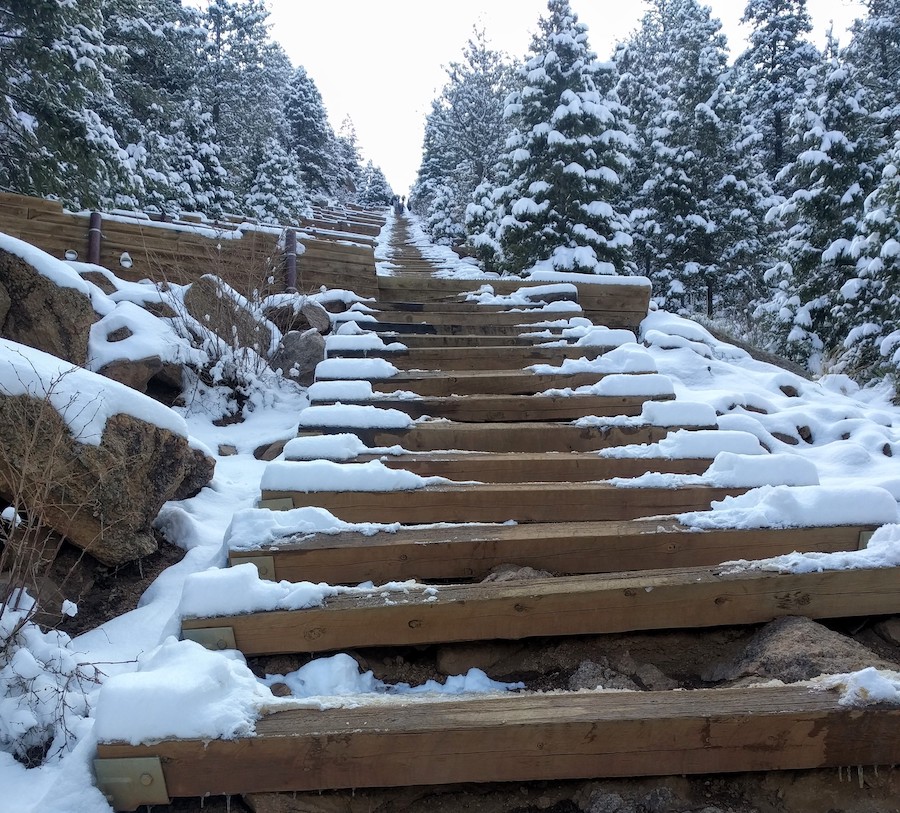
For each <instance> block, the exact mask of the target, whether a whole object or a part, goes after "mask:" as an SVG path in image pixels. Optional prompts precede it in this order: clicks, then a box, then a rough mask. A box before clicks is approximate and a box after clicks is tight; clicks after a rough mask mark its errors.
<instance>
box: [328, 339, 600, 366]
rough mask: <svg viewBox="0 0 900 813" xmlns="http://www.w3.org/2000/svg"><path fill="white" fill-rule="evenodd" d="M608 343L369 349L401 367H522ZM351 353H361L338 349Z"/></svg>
mask: <svg viewBox="0 0 900 813" xmlns="http://www.w3.org/2000/svg"><path fill="white" fill-rule="evenodd" d="M609 349H610V348H609V347H574V346H565V347H543V346H541V345H507V346H500V347H411V348H410V349H409V350H405V351H403V350H401V351H399V352H391V351H379V350H375V351H371V352H369V353H366V354H365V355H367V356H368V357H369V358H386V359H388V360H389V361H390V362H391V364H393V365H395V366H396V367H399V368H400V369H402V370H521V369H522V368H523V367H528V366H530V365H532V364H553V365H559V364H562V362H563V361H565V360H566V359H580V358H588V359H594V358H597V357H598V356H601V355H603V354H604V353H606V352H607V351H609ZM335 355H337V356H343V357H350V358H352V357H353V356H355V355H362V354H361V353H350V352H347V353H338V354H335Z"/></svg>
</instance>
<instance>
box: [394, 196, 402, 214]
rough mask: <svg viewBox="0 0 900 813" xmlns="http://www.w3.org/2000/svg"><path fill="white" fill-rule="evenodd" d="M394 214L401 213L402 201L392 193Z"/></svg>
mask: <svg viewBox="0 0 900 813" xmlns="http://www.w3.org/2000/svg"><path fill="white" fill-rule="evenodd" d="M394 214H395V215H402V214H403V203H402V202H401V200H400V198H399V197H398V196H397V195H394Z"/></svg>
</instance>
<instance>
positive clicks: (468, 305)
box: [376, 298, 577, 319]
mask: <svg viewBox="0 0 900 813" xmlns="http://www.w3.org/2000/svg"><path fill="white" fill-rule="evenodd" d="M571 301H572V302H574V303H576V304H577V300H575V299H574V298H573V299H572V300H571ZM376 307H377V309H378V312H379V313H390V312H398V313H413V314H415V313H418V314H426V315H425V316H423V317H422V318H425V319H428V318H430V317H429V316H428V315H427V314H433V313H439V314H450V313H462V314H468V313H478V314H491V313H507V312H510V311H513V310H514V311H515V312H517V313H520V312H525V313H527V312H528V311H529V310H532V311H534V312H538V311H539V309H540V307H541V306H540V305H531V306H529V305H482V304H480V303H479V302H474V301H467V300H464V299H460V300H457V301H447V302H379V303H378V304H377V306H376ZM568 307H570V308H571V305H570V306H568ZM540 312H541V313H545V314H546V313H550V314H557V313H558V314H563V313H567V314H568V313H577V311H576V309H575V308H572V309H571V310H569V311H563V310H562V309H560V310H559V311H540ZM550 318H561V317H559V316H551V317H550Z"/></svg>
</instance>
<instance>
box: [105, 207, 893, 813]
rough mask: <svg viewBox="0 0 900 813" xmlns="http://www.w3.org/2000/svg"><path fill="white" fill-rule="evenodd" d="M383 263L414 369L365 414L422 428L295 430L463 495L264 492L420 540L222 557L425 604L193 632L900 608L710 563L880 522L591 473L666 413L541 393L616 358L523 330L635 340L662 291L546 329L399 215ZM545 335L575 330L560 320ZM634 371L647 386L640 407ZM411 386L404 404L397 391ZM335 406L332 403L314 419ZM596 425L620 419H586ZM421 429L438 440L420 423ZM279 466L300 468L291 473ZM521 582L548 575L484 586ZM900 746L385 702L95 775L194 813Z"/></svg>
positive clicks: (353, 639) (346, 641) (541, 697)
mask: <svg viewBox="0 0 900 813" xmlns="http://www.w3.org/2000/svg"><path fill="white" fill-rule="evenodd" d="M390 263H391V265H392V266H393V268H392V272H393V273H392V274H391V275H381V276H379V277H378V279H377V283H378V285H377V288H378V296H377V302H376V303H375V304H373V308H374V309H375V311H376V312H375V313H374V316H375V317H376V319H377V322H378V324H377V326H376V328H377V330H378V332H379V335H382V336H383V337H384V339H385V341H389V340H391V341H399V342H402V343H404V344H406V345H407V348H408V349H407V350H403V351H399V352H397V351H393V352H388V351H385V352H380V353H375V354H372V353H366V354H365V355H369V356H372V355H376V356H381V357H384V358H385V359H387V360H389V361H390V362H391V363H392V364H393V365H395V367H397V368H399V369H400V372H399V373H398V374H397V375H394V376H390V377H384V378H381V379H372V380H371V384H372V389H373V392H374V398H373V399H369V400H363V399H360V400H358V401H357V402H356V403H358V404H363V403H365V404H367V405H373V406H376V407H379V408H386V409H392V410H398V411H401V412H402V413H404V414H406V415H408V416H409V417H410V423H409V425H408V426H407V427H405V428H399V429H398V428H383V429H379V428H365V429H358V428H354V427H353V426H350V425H347V426H339V425H333V424H332V423H328V424H325V423H323V424H322V425H315V424H314V423H303V424H302V425H301V435H302V436H315V435H322V434H337V433H347V432H349V433H353V434H355V435H357V436H358V437H359V439H360V440H361V441H363V443H365V444H366V445H367V446H369V447H372V448H375V447H389V446H393V445H395V444H397V445H400V446H402V447H403V449H404V451H403V453H402V454H399V455H384V454H380V453H372V454H369V455H367V456H362V457H360V458H358V459H357V460H354V461H353V462H352V463H349V464H342V465H344V466H348V465H353V464H358V463H365V462H368V461H375V460H380V461H382V462H383V463H384V465H385V466H386V467H389V468H390V469H391V470H394V469H403V470H406V471H409V472H413V473H415V474H418V475H420V476H423V477H432V476H439V477H445V478H448V479H449V480H451V481H453V482H449V483H443V484H438V485H426V486H425V487H423V488H417V489H413V490H405V491H387V492H385V491H374V490H373V491H335V490H329V491H316V490H310V489H296V490H291V489H287V490H285V489H277V490H276V489H266V490H264V491H263V492H262V493H261V495H260V506H261V507H268V508H272V509H277V508H291V507H301V506H318V507H322V508H327V509H328V510H329V511H331V512H332V513H333V514H335V515H336V516H337V517H338V518H340V519H342V520H346V521H348V522H384V523H391V522H400V523H402V524H403V525H404V526H406V527H403V528H401V529H400V530H399V531H393V532H379V533H374V534H368V535H366V534H363V533H352V532H346V533H340V534H322V535H314V536H307V537H305V538H303V539H298V540H290V539H288V540H285V541H284V543H283V544H278V545H276V546H273V547H272V548H267V549H265V550H258V551H257V550H254V551H243V550H242V551H233V552H232V553H231V556H230V563H231V565H233V566H237V565H241V564H244V565H246V564H247V563H252V564H253V565H255V566H256V567H257V569H258V571H259V573H260V575H261V576H262V577H264V578H267V579H271V580H276V581H278V580H288V581H301V580H306V581H311V582H327V583H328V584H332V585H340V584H348V585H352V584H357V583H360V582H365V581H373V582H374V583H375V584H382V583H385V582H388V581H391V580H405V579H412V578H415V579H417V580H418V582H419V584H417V585H416V586H414V587H410V588H409V589H408V591H407V594H406V595H405V596H404V597H403V598H402V599H397V600H396V601H393V600H392V601H387V600H386V599H385V598H384V595H383V594H382V593H380V592H379V590H378V589H375V590H372V591H368V592H366V591H361V592H357V593H351V594H347V595H339V596H336V597H334V598H331V599H328V600H327V601H326V603H325V604H324V606H321V607H313V608H310V609H305V610H295V611H269V612H256V613H247V614H242V615H234V616H213V617H203V618H185V619H184V621H183V634H184V636H185V637H186V638H192V639H194V640H197V641H200V642H202V643H204V645H206V646H209V647H211V648H214V649H215V648H232V647H236V648H237V649H239V650H241V651H242V652H243V653H244V654H245V655H247V656H256V655H269V654H273V653H319V652H334V651H341V650H345V649H354V650H361V649H365V648H367V647H395V646H396V647H410V646H422V645H431V644H444V643H447V642H453V641H479V640H482V641H490V640H495V639H515V640H525V639H531V638H534V637H539V636H540V637H544V636H546V637H554V636H576V635H597V634H607V633H621V632H629V631H636V630H666V629H669V630H671V629H679V628H681V629H688V628H702V627H714V626H722V625H750V624H758V623H760V622H765V621H769V620H772V619H774V618H778V617H780V616H785V615H805V616H807V617H810V618H836V617H853V616H865V615H879V614H893V613H897V612H898V611H900V590H898V586H897V574H896V573H895V572H893V571H891V570H890V569H881V570H878V569H871V570H855V571H837V572H825V573H809V574H793V575H792V574H779V573H771V572H765V573H761V572H741V573H728V572H723V571H722V569H721V568H719V567H718V565H719V563H721V562H724V561H728V560H733V559H738V558H763V557H768V556H773V555H778V554H782V553H789V552H791V551H794V550H800V551H803V550H817V551H836V550H854V549H857V548H858V547H860V546H862V545H864V544H865V540H866V535H867V533H868V532H869V531H870V530H871V528H867V527H838V528H801V529H791V530H753V531H749V530H719V531H697V530H692V529H689V528H686V527H684V526H682V525H680V524H679V523H678V522H677V521H676V520H674V519H672V518H671V517H670V516H666V515H672V514H678V513H681V512H684V511H689V510H704V509H706V508H708V507H709V506H710V503H711V501H713V500H719V499H722V498H723V497H724V496H728V495H735V494H739V493H741V492H742V491H743V489H740V488H719V487H712V486H708V485H696V484H695V485H684V486H682V487H679V488H671V487H667V488H663V487H638V488H622V487H619V486H617V485H614V484H610V483H609V482H607V481H608V480H609V479H610V478H613V477H624V478H631V477H638V476H640V475H642V474H645V473H646V472H668V473H677V474H685V475H691V474H695V475H696V474H700V473H702V472H703V471H705V470H706V468H707V467H708V465H709V463H710V462H711V461H710V460H709V459H672V458H664V457H659V458H634V457H627V458H616V457H606V456H601V455H599V454H598V451H599V450H602V449H609V448H611V447H615V446H621V445H625V444H633V443H653V442H657V441H659V440H661V439H663V438H665V437H666V436H667V435H668V434H669V433H670V432H672V431H674V430H676V429H678V428H679V427H678V426H667V425H660V424H657V423H654V422H652V421H649V420H643V419H642V415H643V408H644V404H645V402H646V401H648V400H652V399H657V400H662V401H665V400H667V399H671V398H672V397H673V396H672V394H671V393H666V392H662V393H660V392H657V391H656V390H654V389H653V388H651V389H650V390H649V392H650V393H651V394H635V395H622V394H617V395H602V394H576V395H570V396H560V395H549V394H542V393H545V392H546V391H548V390H558V389H564V388H566V387H571V388H577V387H595V386H597V385H599V384H601V383H602V381H603V379H604V378H605V374H598V373H574V374H571V375H560V374H554V375H550V374H545V373H537V372H534V371H530V370H528V369H525V368H527V367H528V366H529V365H532V364H537V363H540V364H551V365H559V364H561V363H562V361H563V360H565V359H578V358H582V357H588V358H592V357H597V356H599V355H601V354H603V353H604V352H607V351H608V350H609V349H610V347H602V346H576V345H574V344H571V343H567V344H565V345H562V346H552V347H544V346H541V345H540V344H539V343H538V342H539V339H538V338H536V337H535V336H530V335H528V334H530V333H534V332H535V329H536V328H535V326H536V325H540V324H541V323H544V322H548V323H549V322H553V321H555V320H557V319H563V320H565V319H569V318H571V317H573V316H578V317H586V318H588V319H590V320H591V321H592V322H593V323H595V324H600V325H606V326H607V327H610V328H616V329H625V330H632V331H636V330H637V328H638V326H639V323H640V321H641V320H642V319H643V318H644V316H645V315H646V313H647V307H648V300H649V293H650V290H649V288H648V287H647V286H646V285H645V284H644V282H643V281H641V280H638V281H636V282H634V283H633V284H632V283H630V282H629V280H627V279H622V280H617V281H616V284H612V285H604V284H596V285H592V284H590V283H581V282H579V283H577V284H576V286H575V287H576V288H577V304H578V306H579V309H578V310H572V309H571V303H570V304H568V305H566V307H567V308H569V309H567V310H561V311H559V312H552V313H548V312H547V311H545V310H539V309H538V308H537V306H530V307H528V306H526V307H524V308H522V309H521V310H516V311H511V310H510V309H509V308H498V307H496V306H484V305H479V304H477V303H474V302H467V301H465V300H464V299H463V295H464V294H465V293H466V292H468V291H473V290H476V289H477V288H478V287H479V286H480V285H482V284H484V283H485V282H489V283H490V284H491V285H492V286H493V290H494V293H495V294H498V295H509V294H512V293H513V292H514V291H515V290H517V289H519V288H521V287H523V286H526V285H528V284H530V283H524V282H522V281H520V280H514V281H507V280H490V281H486V280H483V279H482V280H460V279H455V278H445V277H442V276H440V274H441V269H440V268H439V267H436V263H435V261H432V260H429V259H428V258H427V257H426V256H423V252H422V251H421V250H420V249H418V248H417V247H416V246H414V245H412V244H411V242H410V240H409V236H408V234H407V224H406V222H405V220H404V219H400V220H399V221H398V222H397V226H396V228H395V231H394V237H393V241H392V253H391V257H390ZM533 284H534V285H537V284H539V283H537V282H535V283H533ZM362 326H363V327H365V328H371V327H372V325H371V324H365V323H364V324H363V325H362ZM541 329H543V328H541ZM547 330H549V331H551V336H556V335H558V334H559V333H560V328H559V326H552V327H548V328H547ZM544 340H546V338H545V339H544ZM338 355H341V356H344V357H347V358H352V357H354V355H363V353H362V351H359V352H354V351H346V352H342V353H339V354H338ZM651 375H652V374H651ZM642 376H643V374H634V375H633V376H632V378H633V383H634V386H635V387H636V390H635V391H636V392H637V393H640V392H642V390H641V389H640V387H641V380H640V379H641V378H642ZM398 390H399V391H406V392H407V393H412V394H414V397H411V396H410V395H409V394H407V395H405V396H403V397H401V396H392V393H395V392H396V391H398ZM334 400H340V399H331V398H327V397H326V398H324V399H321V400H318V401H316V402H315V403H316V404H318V405H325V404H328V403H331V402H332V401H334ZM342 403H347V402H346V401H342ZM584 415H594V416H598V417H600V418H603V417H604V416H605V417H606V418H607V419H608V420H607V421H606V422H603V421H602V420H601V421H599V422H595V423H594V424H592V425H576V424H575V423H573V420H574V419H576V418H579V417H582V416H584ZM423 416H430V418H431V419H436V420H418V419H421V418H422V417H423ZM623 418H625V419H627V420H623ZM688 428H690V429H701V428H704V425H703V423H702V421H701V422H700V424H698V426H691V427H688ZM705 428H707V429H714V428H715V427H714V426H712V425H708V424H707V425H705ZM448 450H451V451H448ZM272 465H276V466H290V465H294V464H292V463H291V461H290V455H289V454H288V455H287V456H286V461H285V462H282V461H278V462H276V463H274V464H272ZM467 481H477V482H467ZM510 520H512V521H514V523H515V524H510ZM437 523H451V525H449V526H438V527H436V524H437ZM462 523H482V524H481V525H471V524H462ZM509 563H513V564H515V565H517V566H520V567H531V568H535V569H537V570H545V571H550V572H552V573H553V574H556V575H554V576H553V577H552V578H549V577H545V578H537V579H533V580H528V581H506V582H499V581H485V582H481V581H480V580H481V579H483V578H484V577H486V576H487V575H488V574H489V573H491V571H492V570H494V569H495V568H497V567H498V566H500V565H504V564H509ZM429 585H431V586H429ZM898 731H900V709H898V708H896V707H888V706H872V707H869V708H867V709H866V710H865V711H864V712H860V711H859V710H856V709H851V708H847V707H843V706H841V705H840V704H839V703H838V699H837V697H836V696H835V695H834V694H832V693H829V692H824V691H823V692H812V691H810V690H809V689H808V688H806V687H801V686H774V687H766V688H762V687H760V688H753V689H752V690H747V689H697V690H693V691H647V692H630V693H624V694H623V693H615V694H609V693H603V692H599V693H597V692H587V693H584V692H578V693H571V692H553V693H548V694H533V693H528V694H522V695H510V696H503V697H477V698H475V699H464V700H452V701H447V700H439V701H434V700H428V699H421V698H420V699H406V698H395V699H393V700H385V699H382V700H379V702H378V703H377V704H376V705H372V706H366V705H363V706H359V707H355V708H349V707H340V708H331V709H325V710H319V709H310V708H306V709H303V708H299V709H294V710H286V711H276V712H274V713H271V714H267V715H265V716H264V717H263V718H262V719H261V720H260V721H259V722H258V724H257V727H256V734H255V736H253V737H245V738H239V739H236V740H231V741H212V742H203V741H193V740H174V741H167V742H160V743H155V744H150V745H140V746H131V745H128V744H125V743H101V744H100V745H99V746H98V759H99V762H98V765H99V766H101V767H102V768H103V772H104V775H106V773H107V772H108V771H112V772H113V774H115V766H116V765H117V764H118V762H117V761H118V760H132V759H135V758H139V759H143V760H149V761H150V763H152V764H155V765H158V766H159V771H160V774H161V776H162V778H163V780H164V788H165V789H164V793H163V795H164V796H168V797H174V796H201V797H202V796H205V795H207V794H213V795H218V794H240V793H263V792H274V791H306V790H322V789H340V788H361V787H398V786H405V785H410V784H421V785H429V784H448V783H458V782H503V781H529V780H560V779H572V778H597V777H637V776H650V775H666V774H712V773H728V772H736V771H763V770H765V771H768V770H785V769H805V768H815V767H829V766H842V765H851V764H853V765H858V764H873V765H878V764H893V763H896V762H898V761H900V736H898V733H897V732H898ZM123 764H124V763H123ZM142 764H143V763H142ZM154 775H155V774H154ZM101 784H102V786H103V789H104V790H105V791H106V792H108V793H112V794H113V797H114V799H115V804H116V805H117V807H118V809H134V807H135V806H136V805H138V804H148V803H149V801H148V800H149V799H150V797H149V796H148V795H144V796H142V795H141V789H140V788H139V787H137V788H135V787H131V786H130V790H129V791H128V792H125V793H120V794H119V795H118V796H116V793H117V792H118V791H117V790H116V787H115V785H114V783H111V782H110V783H107V784H103V783H101ZM132 784H133V783H132ZM156 784H157V788H156V790H157V791H158V790H159V781H157V783H156ZM154 798H158V797H154Z"/></svg>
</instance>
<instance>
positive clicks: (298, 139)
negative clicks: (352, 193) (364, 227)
mask: <svg viewBox="0 0 900 813" xmlns="http://www.w3.org/2000/svg"><path fill="white" fill-rule="evenodd" d="M285 117H286V118H287V122H288V127H289V134H288V138H289V144H290V149H291V150H292V151H293V152H294V154H295V155H296V156H297V161H298V162H299V165H300V174H301V176H302V179H303V182H304V184H305V185H306V187H307V189H309V191H310V193H311V194H313V195H314V196H315V195H318V196H320V197H323V198H330V197H332V196H333V195H334V194H335V193H336V191H337V187H338V185H339V184H338V180H337V177H336V173H335V164H336V163H337V156H336V154H335V153H336V149H335V137H334V131H333V130H332V129H331V125H330V124H329V123H328V114H327V113H326V112H325V106H324V105H323V104H322V96H321V94H320V93H319V89H318V88H317V87H316V83H315V82H314V81H313V80H312V77H310V75H309V74H308V73H307V72H306V69H305V68H303V67H299V68H297V70H296V71H294V75H293V78H292V79H291V83H290V86H289V88H288V93H287V96H286V99H285Z"/></svg>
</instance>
